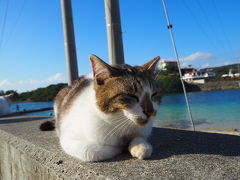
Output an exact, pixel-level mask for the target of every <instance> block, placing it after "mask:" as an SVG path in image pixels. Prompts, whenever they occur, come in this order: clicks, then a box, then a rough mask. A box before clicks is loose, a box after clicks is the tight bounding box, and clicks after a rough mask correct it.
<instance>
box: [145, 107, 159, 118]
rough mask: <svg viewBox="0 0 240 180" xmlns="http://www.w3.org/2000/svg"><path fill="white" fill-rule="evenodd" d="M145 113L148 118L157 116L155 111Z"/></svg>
mask: <svg viewBox="0 0 240 180" xmlns="http://www.w3.org/2000/svg"><path fill="white" fill-rule="evenodd" d="M143 113H144V114H145V115H146V116H147V117H151V116H155V115H156V111H155V110H153V109H147V110H143Z"/></svg>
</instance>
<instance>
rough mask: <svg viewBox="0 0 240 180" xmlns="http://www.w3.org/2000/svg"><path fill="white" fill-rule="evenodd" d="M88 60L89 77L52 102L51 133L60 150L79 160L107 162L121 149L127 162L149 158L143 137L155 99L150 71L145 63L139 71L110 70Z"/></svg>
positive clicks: (157, 90) (149, 125)
mask: <svg viewBox="0 0 240 180" xmlns="http://www.w3.org/2000/svg"><path fill="white" fill-rule="evenodd" d="M158 59H159V58H158ZM91 61H92V67H93V73H92V74H89V75H87V76H84V77H81V78H80V79H79V80H78V85H73V86H72V87H70V88H69V87H68V89H65V90H62V92H60V93H59V95H58V96H57V98H56V102H55V105H54V109H55V113H56V114H57V118H56V124H57V126H56V128H57V132H58V136H59V138H60V144H61V146H62V148H63V150H64V151H65V152H66V153H67V154H69V155H72V156H74V157H76V158H78V159H80V160H83V161H102V160H106V159H109V158H112V157H114V156H115V155H117V154H119V153H121V151H122V149H123V148H124V147H125V146H128V149H129V151H130V153H131V154H132V156H133V157H136V158H139V159H144V158H147V157H150V155H151V153H152V147H151V145H150V144H149V143H148V142H147V138H148V137H149V135H150V134H151V130H152V122H153V118H154V116H155V114H156V111H157V110H158V108H159V104H160V98H161V89H160V87H159V85H158V84H157V83H156V82H155V80H154V76H153V73H152V72H147V71H152V69H150V65H151V63H150V64H149V65H147V66H146V67H143V68H140V67H130V66H127V67H126V66H122V67H110V66H109V65H107V64H105V63H104V62H103V61H101V60H100V59H99V58H98V57H96V56H92V57H91ZM154 63H155V61H154ZM112 68H114V69H112ZM144 68H145V69H144ZM133 71H134V72H133ZM145 76H146V77H145ZM79 86H84V87H82V89H80V88H79ZM132 86H134V87H135V88H131V87H132ZM78 88H79V89H78ZM74 89H77V91H75V90H74ZM79 91H80V92H79ZM78 92H79V93H78ZM135 96H136V97H135ZM152 96H154V97H152Z"/></svg>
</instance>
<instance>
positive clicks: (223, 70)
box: [201, 64, 240, 75]
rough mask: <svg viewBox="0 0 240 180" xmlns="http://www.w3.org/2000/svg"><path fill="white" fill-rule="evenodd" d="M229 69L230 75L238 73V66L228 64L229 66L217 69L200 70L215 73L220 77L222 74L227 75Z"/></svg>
mask: <svg viewBox="0 0 240 180" xmlns="http://www.w3.org/2000/svg"><path fill="white" fill-rule="evenodd" d="M238 66H239V67H238ZM238 68H239V69H238ZM230 69H231V70H232V73H238V71H240V64H230V65H225V66H219V67H210V68H204V69H201V70H204V71H208V72H215V73H216V74H217V75H222V74H228V73H229V70H230Z"/></svg>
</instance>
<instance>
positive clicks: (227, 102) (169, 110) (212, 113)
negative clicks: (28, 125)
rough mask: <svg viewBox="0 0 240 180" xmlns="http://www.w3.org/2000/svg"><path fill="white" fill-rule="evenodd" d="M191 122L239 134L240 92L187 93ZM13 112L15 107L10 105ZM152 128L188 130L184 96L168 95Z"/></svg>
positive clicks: (45, 104)
mask: <svg viewBox="0 0 240 180" xmlns="http://www.w3.org/2000/svg"><path fill="white" fill-rule="evenodd" d="M188 97H189V101H190V105H191V110H192V115H193V120H194V123H195V125H196V129H197V130H202V129H204V130H234V129H238V130H239V131H240V90H225V91H210V92H194V93H188ZM18 105H19V108H20V110H23V109H33V108H41V107H49V106H52V105H53V103H52V102H37V103H35V102H27V103H19V104H18ZM11 108H12V111H16V104H13V105H12V107H11ZM52 114H53V112H52V111H44V112H37V113H31V115H44V116H51V115H52ZM155 125H156V126H160V127H172V128H179V129H190V128H191V123H190V120H189V117H188V112H187V108H186V103H185V99H184V95H183V94H168V95H165V96H164V97H163V100H162V104H161V106H160V109H159V111H158V114H157V118H156V120H155Z"/></svg>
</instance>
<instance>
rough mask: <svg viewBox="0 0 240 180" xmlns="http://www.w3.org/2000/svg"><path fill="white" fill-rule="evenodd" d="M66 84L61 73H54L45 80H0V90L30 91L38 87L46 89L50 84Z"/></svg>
mask: <svg viewBox="0 0 240 180" xmlns="http://www.w3.org/2000/svg"><path fill="white" fill-rule="evenodd" d="M60 82H66V80H65V77H64V75H63V73H56V74H54V75H53V76H50V77H48V78H46V79H42V80H39V79H29V80H18V81H15V82H13V81H9V80H7V79H5V80H0V90H4V91H7V90H17V91H18V92H24V91H30V90H34V89H37V88H39V87H46V86H48V85H50V84H52V83H60Z"/></svg>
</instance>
